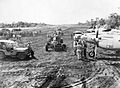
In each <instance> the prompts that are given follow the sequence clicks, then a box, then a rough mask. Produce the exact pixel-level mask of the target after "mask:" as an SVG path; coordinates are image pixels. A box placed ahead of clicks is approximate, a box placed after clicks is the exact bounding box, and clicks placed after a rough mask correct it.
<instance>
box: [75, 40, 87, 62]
mask: <svg viewBox="0 0 120 88" xmlns="http://www.w3.org/2000/svg"><path fill="white" fill-rule="evenodd" d="M86 50H87V43H86V41H85V40H84V39H82V38H77V39H74V55H77V58H78V59H79V60H80V59H81V60H85V59H87V57H86Z"/></svg>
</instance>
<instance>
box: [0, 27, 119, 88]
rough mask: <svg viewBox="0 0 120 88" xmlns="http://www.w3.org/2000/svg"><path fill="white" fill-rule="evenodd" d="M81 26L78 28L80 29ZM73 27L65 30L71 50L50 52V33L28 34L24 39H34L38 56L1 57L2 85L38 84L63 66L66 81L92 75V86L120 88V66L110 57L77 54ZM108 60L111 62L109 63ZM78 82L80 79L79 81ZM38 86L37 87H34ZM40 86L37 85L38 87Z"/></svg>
mask: <svg viewBox="0 0 120 88" xmlns="http://www.w3.org/2000/svg"><path fill="white" fill-rule="evenodd" d="M79 29H80V28H75V30H79ZM73 31H74V30H73V28H69V29H68V30H65V31H64V33H65V35H64V36H63V41H64V43H65V44H66V45H67V47H68V49H67V52H54V51H51V52H46V51H45V48H44V46H45V43H46V40H47V35H46V33H43V34H41V35H40V36H37V37H26V38H25V37H24V38H23V39H22V41H23V42H29V41H31V42H32V48H33V50H34V52H35V57H36V58H37V59H38V60H34V59H33V60H26V61H16V60H10V58H6V60H2V61H0V88H35V86H38V87H39V86H40V85H41V84H42V81H43V80H44V78H45V77H46V76H47V75H48V74H49V73H50V72H51V71H53V70H56V69H61V71H60V74H64V75H65V76H67V78H66V79H65V80H64V81H63V85H65V86H67V85H69V84H73V86H79V85H81V82H80V80H81V79H82V77H83V76H84V77H85V78H86V79H88V82H87V87H88V88H95V87H96V86H97V87H100V88H110V87H111V88H116V87H117V86H119V85H118V80H119V74H118V72H119V70H118V69H116V68H117V67H114V66H111V65H110V63H108V62H106V61H100V60H99V61H88V62H84V61H80V60H78V59H77V57H76V56H74V53H73V48H72V39H71V33H72V32H73ZM106 63H107V64H106ZM76 82H77V83H76ZM33 86H34V87H33ZM36 88H37V87H36Z"/></svg>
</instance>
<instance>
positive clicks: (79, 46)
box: [76, 39, 84, 60]
mask: <svg viewBox="0 0 120 88" xmlns="http://www.w3.org/2000/svg"><path fill="white" fill-rule="evenodd" d="M83 48H84V47H83V44H82V40H81V39H79V40H78V42H77V45H76V52H77V58H78V59H79V60H80V59H83V58H84V56H83V52H84V51H83Z"/></svg>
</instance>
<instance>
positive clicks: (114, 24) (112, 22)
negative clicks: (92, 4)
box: [78, 13, 120, 29]
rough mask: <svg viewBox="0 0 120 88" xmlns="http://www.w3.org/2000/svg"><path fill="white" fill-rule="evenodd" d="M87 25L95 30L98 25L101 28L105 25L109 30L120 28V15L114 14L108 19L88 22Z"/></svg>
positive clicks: (96, 19)
mask: <svg viewBox="0 0 120 88" xmlns="http://www.w3.org/2000/svg"><path fill="white" fill-rule="evenodd" d="M78 24H79V23H78ZM86 24H87V25H89V26H90V28H95V27H96V25H97V26H99V27H100V26H104V25H105V26H106V28H107V29H115V28H120V15H118V14H117V13H112V14H110V15H109V16H108V17H107V18H98V17H96V18H95V19H91V20H90V21H86Z"/></svg>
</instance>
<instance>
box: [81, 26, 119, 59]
mask: <svg viewBox="0 0 120 88" xmlns="http://www.w3.org/2000/svg"><path fill="white" fill-rule="evenodd" d="M81 38H82V39H85V40H86V41H87V42H89V43H93V44H94V45H95V50H94V52H90V53H89V55H90V56H92V57H94V56H96V53H97V51H96V50H97V48H98V47H99V48H102V49H103V50H105V51H106V50H111V51H114V54H111V53H109V54H105V53H103V54H105V55H112V56H120V30H117V29H104V28H99V29H95V32H91V33H85V34H84V35H82V36H81Z"/></svg>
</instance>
